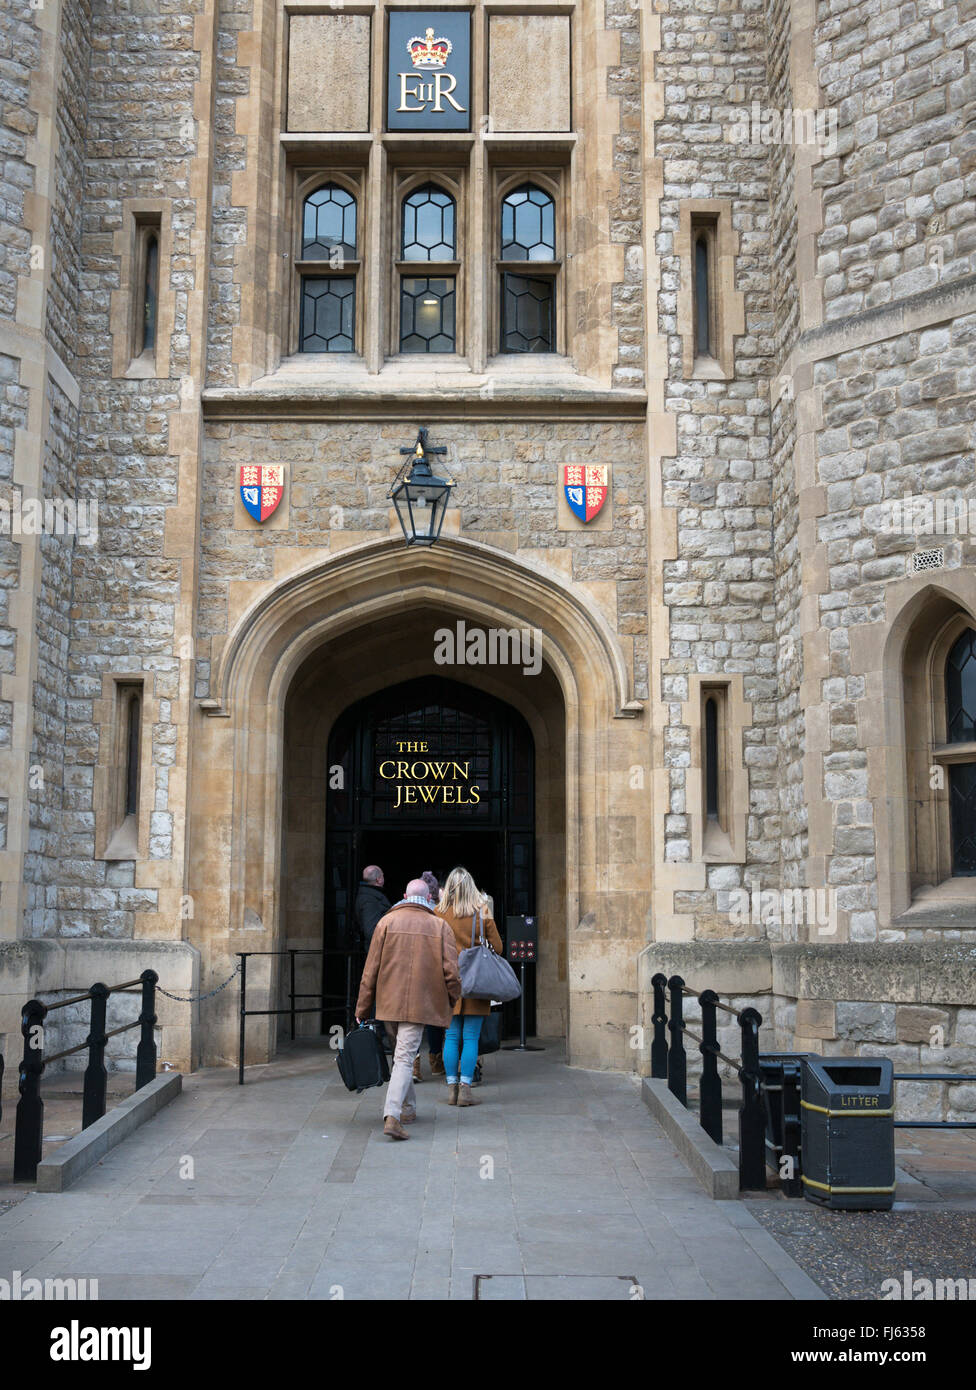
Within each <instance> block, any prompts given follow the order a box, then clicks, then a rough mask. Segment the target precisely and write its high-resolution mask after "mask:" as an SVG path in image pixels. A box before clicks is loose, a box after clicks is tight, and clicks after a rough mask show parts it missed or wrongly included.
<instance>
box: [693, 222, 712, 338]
mask: <svg viewBox="0 0 976 1390" xmlns="http://www.w3.org/2000/svg"><path fill="white" fill-rule="evenodd" d="M711 304H712V287H711V271H710V266H709V246H708V234H707V233H706V232H701V233H699V235H698V236H697V237H696V238H695V306H694V307H695V356H696V357H710V356H711V355H712V335H711Z"/></svg>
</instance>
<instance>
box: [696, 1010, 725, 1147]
mask: <svg viewBox="0 0 976 1390" xmlns="http://www.w3.org/2000/svg"><path fill="white" fill-rule="evenodd" d="M699 998H700V1000H701V1011H702V1040H701V1042H700V1044H699V1046H698V1051H699V1052H700V1053H701V1055H702V1074H701V1082H700V1083H699V1088H698V1117H699V1122H700V1124H701V1127H702V1129H703V1130H704V1131H705V1133H706V1134H707V1135H708V1136H709V1137H710V1138H711V1139H714V1141H715V1143H716V1144H721V1142H722V1079H721V1077H720V1076H719V1074H718V1056H717V1053H718V1050H719V1048H718V1034H717V1025H716V1020H715V1015H716V1007H715V1006H716V1005H717V1003H718V995H717V994H716V993H715V991H714V990H713V989H704V990H702V992H701V995H700V996H699Z"/></svg>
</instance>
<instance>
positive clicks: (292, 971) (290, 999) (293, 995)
mask: <svg viewBox="0 0 976 1390" xmlns="http://www.w3.org/2000/svg"><path fill="white" fill-rule="evenodd" d="M288 955H289V956H290V957H291V961H290V964H291V994H290V995H289V1002H290V1004H291V1040H292V1042H294V1041H295V952H294V951H289V952H288Z"/></svg>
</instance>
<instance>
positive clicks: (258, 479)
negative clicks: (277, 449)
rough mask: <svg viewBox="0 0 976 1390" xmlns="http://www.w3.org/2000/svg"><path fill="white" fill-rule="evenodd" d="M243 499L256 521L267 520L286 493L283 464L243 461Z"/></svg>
mask: <svg viewBox="0 0 976 1390" xmlns="http://www.w3.org/2000/svg"><path fill="white" fill-rule="evenodd" d="M240 476H241V501H242V502H243V503H244V506H245V507H246V509H247V511H248V514H249V515H250V516H253V517H254V520H255V521H267V519H268V517H269V516H270V515H271V513H272V512H273V511H274V509H275V508H276V507H277V505H278V503H279V502H280V501H281V499H282V497H284V495H285V469H284V465H283V464H280V463H279V464H268V463H242V464H241V475H240Z"/></svg>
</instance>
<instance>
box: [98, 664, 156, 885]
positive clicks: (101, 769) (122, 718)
mask: <svg viewBox="0 0 976 1390" xmlns="http://www.w3.org/2000/svg"><path fill="white" fill-rule="evenodd" d="M135 687H138V695H139V698H140V700H141V704H142V708H141V718H140V730H139V774H138V786H139V789H138V811H137V813H136V815H134V816H126V814H125V790H126V788H125V780H126V751H127V743H128V738H127V735H128V709H129V696H130V694H131V693H132V691H133V689H134V688H135ZM151 689H152V685H151V678H149V679H147V676H146V673H145V672H142V671H133V672H126V671H118V672H112V673H110V674H106V675H103V676H102V695H101V699H99V700H95V701H93V706H92V721H93V723H94V724H95V725H96V726H97V727H98V728H99V729H100V730H101V731H102V734H101V736H100V738H99V742H98V761H97V762H96V764H95V768H94V777H93V788H92V810H93V812H94V814H95V854H94V857H95V859H105V860H112V861H115V860H133V859H145V858H147V857H148V853H149V819H150V814H151V812H152V809H153V801H154V795H155V788H154V779H153V776H152V739H151V737H150V736H149V734H148V731H149V730H151V729H152V727H153V725H154V723H155V722H156V721H157V719H158V717H159V711H158V702H157V701H156V700H155V699H154V698H153V696H152V694H151Z"/></svg>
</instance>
